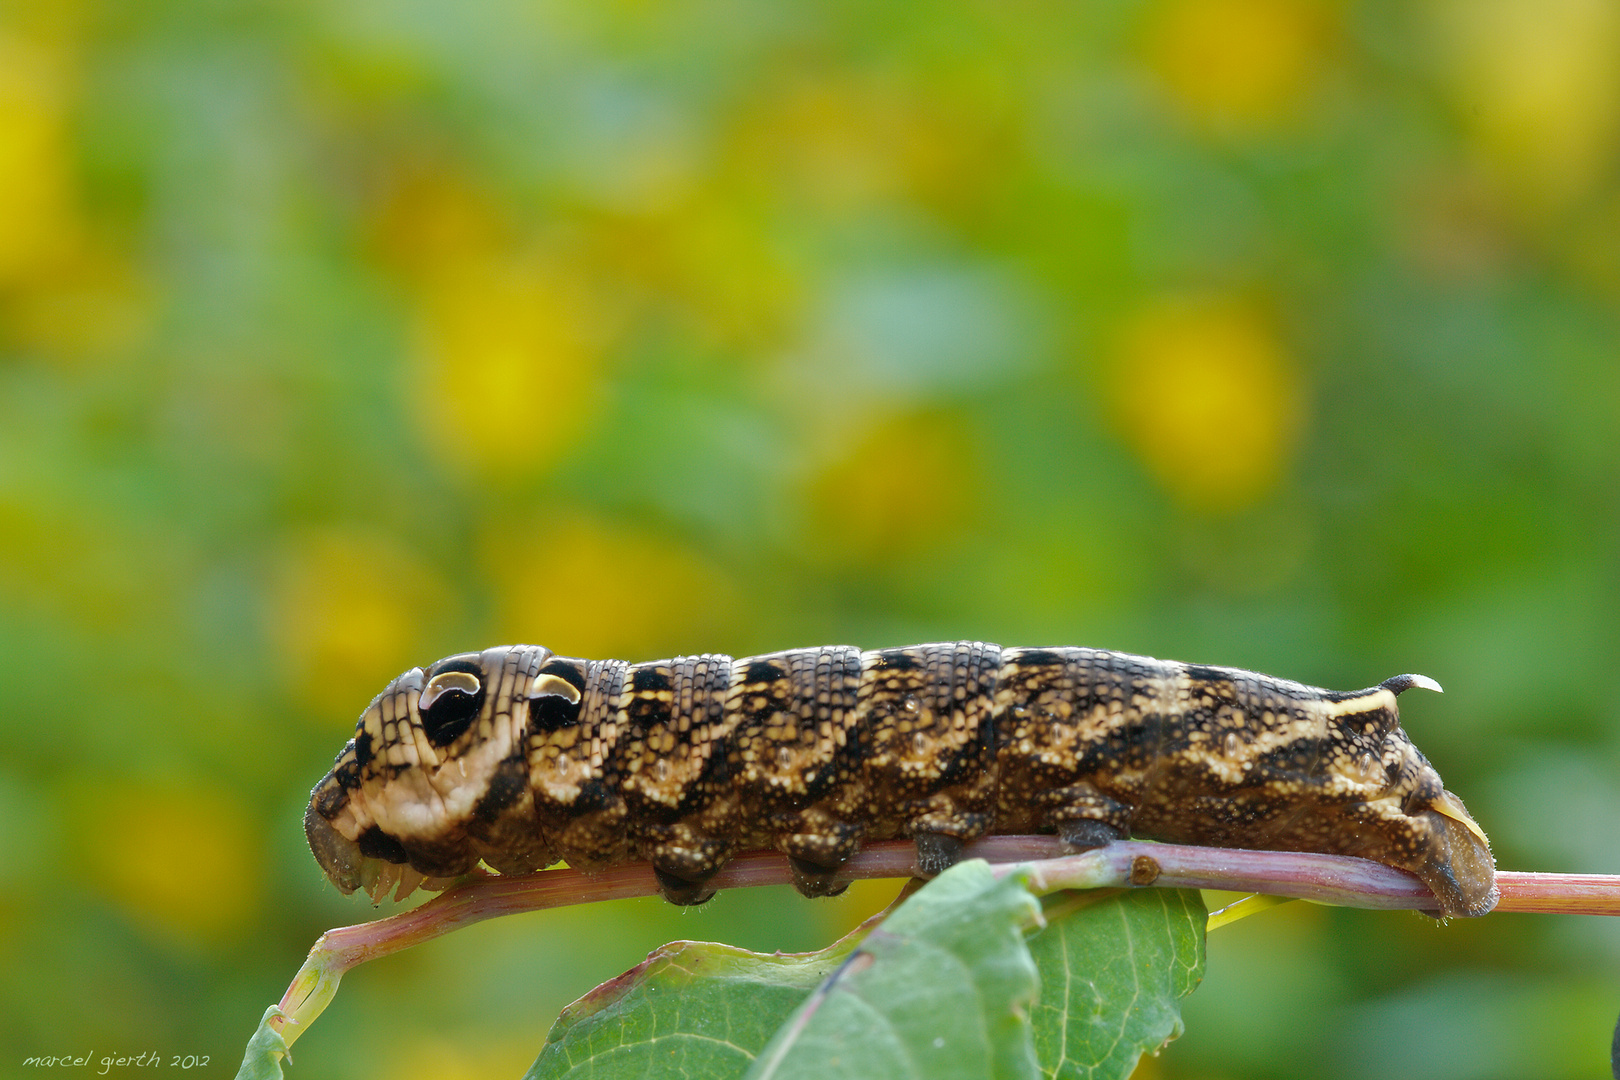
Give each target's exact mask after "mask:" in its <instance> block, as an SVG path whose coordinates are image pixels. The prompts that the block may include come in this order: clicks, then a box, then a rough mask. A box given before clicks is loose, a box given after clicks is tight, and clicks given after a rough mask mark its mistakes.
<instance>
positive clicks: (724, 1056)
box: [526, 860, 1204, 1080]
mask: <svg viewBox="0 0 1620 1080" xmlns="http://www.w3.org/2000/svg"><path fill="white" fill-rule="evenodd" d="M1063 895H1064V896H1065V897H1069V898H1072V899H1068V900H1060V902H1059V903H1058V904H1057V905H1055V906H1053V907H1052V909H1051V910H1052V918H1053V921H1052V922H1051V924H1050V925H1049V926H1048V927H1047V928H1046V929H1045V930H1042V931H1041V932H1039V933H1038V934H1036V935H1035V936H1034V937H1033V938H1026V933H1027V932H1028V931H1029V930H1030V929H1031V928H1032V927H1034V926H1035V924H1036V922H1037V917H1038V916H1037V912H1038V907H1037V903H1038V902H1037V901H1036V899H1035V897H1034V896H1033V895H1032V894H1031V893H1030V891H1029V889H1028V888H1027V886H1026V885H1025V883H1024V881H1023V879H1022V877H1021V876H1020V875H1016V874H1015V875H1010V876H1007V877H1004V878H1002V879H1000V880H997V879H996V878H995V877H994V876H993V874H992V873H991V871H990V868H989V867H988V866H987V865H986V864H985V863H983V862H981V861H977V860H975V861H970V862H965V863H962V864H960V865H958V866H956V867H953V868H952V869H951V870H949V871H947V872H946V873H944V874H942V875H940V876H939V877H938V878H936V879H935V880H934V881H932V882H930V883H929V884H928V885H927V886H925V887H923V888H922V889H920V890H918V891H917V892H916V893H914V894H913V895H912V896H911V897H910V898H909V899H907V900H906V901H905V903H903V904H901V905H900V906H899V907H897V908H896V909H894V910H893V912H892V913H890V914H889V916H888V918H887V920H886V921H884V922H882V923H881V925H876V927H875V928H873V927H874V924H875V920H874V922H873V923H868V924H867V926H865V927H862V928H861V929H860V930H857V931H856V932H855V933H853V934H851V935H849V936H848V937H846V938H844V939H843V940H841V941H839V942H837V943H835V944H834V945H832V946H830V947H829V948H827V949H825V950H822V951H821V952H816V953H807V954H803V955H797V956H780V955H762V954H758V953H750V952H746V951H744V950H742V949H736V948H732V947H730V946H726V945H712V944H703V943H697V942H676V943H674V944H671V945H667V946H665V947H664V948H662V949H660V950H658V951H657V952H655V953H654V954H653V955H652V956H650V957H648V959H647V960H646V962H645V963H643V964H641V965H639V966H637V967H636V968H634V969H632V970H631V971H629V972H626V973H625V974H624V975H622V976H620V977H619V978H617V979H614V980H612V981H610V982H608V983H605V984H603V985H602V986H600V987H598V988H597V989H596V990H594V991H592V992H591V993H590V994H588V995H586V996H585V997H584V998H582V999H580V1000H579V1001H578V1002H576V1003H574V1004H573V1005H571V1006H569V1007H568V1008H567V1009H566V1010H564V1012H563V1014H562V1016H561V1017H560V1018H559V1019H558V1020H557V1023H556V1024H555V1025H553V1027H552V1029H551V1033H550V1034H549V1035H548V1037H547V1039H546V1045H545V1048H544V1049H543V1050H542V1051H541V1053H540V1056H539V1058H538V1059H537V1060H536V1061H535V1063H534V1066H533V1067H532V1068H531V1069H530V1070H529V1073H528V1076H527V1078H526V1080H552V1078H557V1077H562V1076H565V1075H566V1076H569V1077H572V1078H594V1080H618V1078H628V1077H637V1078H646V1077H654V1076H656V1077H694V1078H696V1077H703V1078H711V1077H713V1078H719V1077H739V1076H744V1075H746V1076H748V1077H750V1078H752V1080H798V1078H801V1077H816V1078H818V1080H819V1078H823V1077H833V1078H838V1077H847V1078H855V1077H916V1078H919V1080H920V1078H928V1080H935V1078H951V1077H962V1078H963V1080H979V1078H982V1077H1005V1078H1008V1080H1015V1078H1016V1080H1023V1078H1026V1077H1027V1078H1030V1080H1034V1078H1035V1077H1038V1076H1040V1075H1041V1074H1042V1072H1044V1073H1045V1074H1046V1075H1048V1076H1059V1077H1064V1078H1070V1077H1116V1076H1117V1077H1124V1076H1127V1075H1128V1074H1129V1073H1130V1070H1131V1067H1132V1066H1133V1065H1134V1064H1135V1062H1136V1060H1137V1059H1138V1058H1139V1057H1140V1056H1141V1054H1142V1053H1143V1052H1145V1051H1148V1050H1152V1049H1155V1048H1157V1047H1158V1046H1160V1045H1161V1044H1162V1043H1164V1042H1165V1041H1167V1040H1168V1039H1170V1038H1172V1037H1174V1036H1175V1035H1176V1034H1178V1033H1179V1031H1180V1027H1181V1021H1180V1012H1179V1004H1178V1002H1179V999H1180V998H1182V997H1185V996H1186V995H1187V994H1189V993H1191V992H1192V990H1193V988H1194V987H1196V986H1197V984H1198V981H1199V979H1200V978H1201V977H1202V974H1203V924H1204V910H1203V906H1202V904H1201V902H1200V900H1199V897H1198V894H1197V893H1196V892H1192V893H1177V892H1169V891H1166V890H1159V889H1143V890H1135V891H1125V892H1121V893H1118V894H1115V895H1106V894H1100V893H1073V894H1063ZM1076 908H1078V910H1073V909H1076ZM1065 912H1066V913H1065ZM1037 997H1038V998H1039V1001H1038V1002H1037Z"/></svg>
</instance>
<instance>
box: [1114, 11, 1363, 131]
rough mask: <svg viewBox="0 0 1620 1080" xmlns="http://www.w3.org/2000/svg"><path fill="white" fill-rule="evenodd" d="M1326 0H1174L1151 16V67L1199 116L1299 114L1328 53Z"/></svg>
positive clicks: (1244, 123) (1249, 119) (1250, 123)
mask: <svg viewBox="0 0 1620 1080" xmlns="http://www.w3.org/2000/svg"><path fill="white" fill-rule="evenodd" d="M1330 24H1331V15H1330V10H1329V7H1328V5H1327V4H1326V3H1324V2H1323V0H1168V2H1167V3H1165V4H1163V5H1162V6H1161V7H1160V9H1159V10H1158V11H1157V12H1155V13H1154V15H1153V16H1151V17H1150V21H1149V28H1148V36H1147V42H1146V51H1147V60H1148V64H1149V67H1150V69H1151V70H1152V71H1153V73H1154V74H1155V75H1157V76H1158V78H1159V79H1160V80H1161V81H1162V82H1163V84H1164V86H1165V87H1166V89H1168V90H1169V92H1170V95H1171V97H1172V99H1173V100H1174V101H1175V102H1176V104H1177V105H1179V106H1180V107H1181V109H1182V110H1183V111H1184V112H1185V113H1186V114H1187V115H1188V116H1189V117H1190V118H1192V119H1193V120H1194V121H1196V122H1198V123H1200V124H1204V125H1209V126H1212V127H1217V128H1228V127H1229V128H1236V129H1239V130H1249V129H1253V128H1259V127H1263V126H1265V125H1268V124H1272V123H1274V122H1276V121H1279V120H1282V119H1286V118H1288V117H1291V116H1293V115H1296V114H1297V113H1298V112H1299V111H1300V108H1301V106H1302V104H1303V98H1304V95H1305V94H1306V92H1307V91H1308V90H1309V89H1310V87H1311V86H1312V84H1313V83H1314V82H1315V80H1316V79H1317V77H1318V76H1319V75H1320V69H1321V67H1322V65H1323V63H1324V61H1325V59H1326V56H1327V45H1328V40H1329V27H1330Z"/></svg>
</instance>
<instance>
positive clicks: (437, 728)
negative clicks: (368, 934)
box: [304, 645, 555, 899]
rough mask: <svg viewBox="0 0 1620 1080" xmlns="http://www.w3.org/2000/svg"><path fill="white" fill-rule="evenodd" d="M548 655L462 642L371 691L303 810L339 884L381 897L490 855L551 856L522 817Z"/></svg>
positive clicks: (539, 861)
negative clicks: (535, 704)
mask: <svg viewBox="0 0 1620 1080" xmlns="http://www.w3.org/2000/svg"><path fill="white" fill-rule="evenodd" d="M550 656H551V653H550V652H549V651H548V650H546V649H543V648H539V647H538V646H532V645H517V646H505V647H500V648H494V649H486V650H484V651H483V652H481V653H461V654H458V655H456V656H450V657H446V658H445V659H443V660H440V661H438V662H437V663H435V664H433V665H432V666H431V667H428V668H426V669H423V668H411V669H410V670H409V671H407V672H405V673H404V674H403V675H400V676H399V677H398V678H396V679H394V680H393V681H392V682H390V683H389V684H388V686H387V687H385V688H384V689H383V691H382V693H380V694H378V695H377V696H376V697H375V698H373V699H372V701H371V704H370V705H368V706H366V708H365V711H364V712H362V713H361V714H360V720H359V723H358V724H357V725H356V727H355V733H354V738H352V739H350V740H349V742H348V744H347V745H345V746H344V747H343V750H342V751H341V752H340V753H339V754H338V756H337V759H336V761H335V762H334V763H333V765H332V770H331V771H330V772H329V773H327V774H326V776H325V777H323V778H322V779H321V781H320V783H318V784H316V785H315V789H314V791H312V792H311V793H310V802H309V808H308V810H307V811H305V814H304V833H305V836H306V837H307V838H308V840H309V846H310V850H311V851H312V852H313V853H314V855H315V859H316V861H317V862H318V863H320V865H321V869H322V870H323V871H325V873H326V876H327V877H328V878H329V879H330V880H331V882H332V883H333V884H334V885H336V886H337V887H338V888H339V889H341V890H342V891H343V892H345V893H350V892H353V891H354V890H355V889H357V888H365V889H366V890H367V891H369V892H371V893H372V895H373V896H374V897H376V898H379V899H380V898H381V896H382V895H383V894H384V893H386V892H387V891H388V890H389V889H391V888H393V886H394V885H395V884H396V883H397V884H398V885H399V894H398V895H399V896H400V897H401V898H403V897H404V896H405V895H406V894H408V893H409V892H410V891H411V890H412V889H414V888H415V887H416V886H417V885H418V884H426V886H427V887H429V888H433V887H440V888H442V887H443V884H444V883H445V880H446V879H448V878H452V877H455V876H457V875H460V874H464V873H467V872H468V871H470V870H472V869H473V868H474V867H475V866H477V865H478V862H479V860H480V859H481V858H485V857H486V856H487V857H489V858H491V859H492V860H494V861H496V862H497V863H500V864H504V865H501V866H500V868H501V869H506V868H508V867H509V866H512V867H514V868H524V869H527V868H530V867H531V865H539V866H543V865H545V863H546V862H547V861H550V860H549V859H548V858H547V856H546V853H545V852H544V851H542V850H540V841H539V837H538V830H537V829H535V828H533V827H532V822H526V821H525V816H527V818H529V819H532V817H533V809H532V805H530V804H528V803H527V802H526V797H527V784H526V776H527V767H526V758H525V745H524V731H525V728H526V725H527V723H528V719H529V698H530V695H531V693H532V692H533V690H534V687H535V684H536V682H537V681H544V680H547V679H552V680H553V681H555V680H554V679H553V677H551V676H545V675H541V674H540V668H541V666H542V665H543V664H545V662H546V660H547V659H548V658H549V657H550ZM526 824H527V825H530V826H531V827H528V828H527V829H525V825H526ZM496 834H501V835H496ZM506 834H511V835H506ZM525 834H526V835H525ZM492 841H493V843H492Z"/></svg>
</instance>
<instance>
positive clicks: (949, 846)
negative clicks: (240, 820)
mask: <svg viewBox="0 0 1620 1080" xmlns="http://www.w3.org/2000/svg"><path fill="white" fill-rule="evenodd" d="M1417 685H1429V686H1432V685H1433V684H1432V683H1429V682H1428V680H1426V679H1423V678H1421V677H1419V676H1397V677H1396V678H1394V679H1390V680H1388V681H1387V682H1385V683H1384V684H1382V685H1380V686H1377V687H1372V688H1370V689H1367V690H1361V691H1355V692H1351V693H1337V692H1332V691H1327V690H1320V689H1317V688H1315V687H1309V686H1304V685H1302V684H1299V683H1293V682H1288V681H1285V680H1281V679H1274V678H1271V677H1270V676H1265V675H1259V674H1256V673H1254V672H1248V671H1240V670H1236V669H1232V668H1214V667H1201V666H1197V665H1188V664H1181V663H1176V662H1174V661H1163V660H1154V659H1151V658H1148V657H1141V656H1132V655H1128V654H1124V653H1111V652H1104V651H1100V650H1094V649H1076V648H1052V649H1002V648H1000V647H998V646H995V645H987V644H984V643H982V642H948V643H942V644H934V645H919V646H913V647H910V648H905V649H888V650H882V651H875V652H865V653H862V652H860V651H858V650H856V649H854V648H851V647H848V646H829V647H825V648H815V649H797V650H792V651H789V652H783V653H774V654H770V655H767V656H756V657H746V658H742V659H738V660H733V659H731V658H730V657H726V656H695V657H676V658H674V659H672V660H660V661H653V662H651V663H646V664H637V665H630V664H626V663H624V662H622V661H617V660H606V661H594V660H593V661H588V660H577V659H569V658H562V657H555V656H552V655H551V653H550V652H549V651H547V650H545V649H543V648H539V647H537V646H507V647H500V648H494V649H487V650H485V651H484V652H482V653H465V654H461V655H458V656H453V657H448V658H446V659H444V660H441V661H439V662H438V663H436V664H434V665H432V666H431V667H429V668H427V669H422V668H412V669H411V670H410V671H408V672H406V673H405V674H403V675H401V676H400V677H399V678H397V679H395V680H394V681H393V682H392V683H390V684H389V686H388V687H387V688H386V689H385V690H384V691H383V692H382V693H381V694H379V695H378V696H377V697H376V699H375V700H373V701H372V703H371V704H370V705H369V706H368V707H367V708H366V710H365V712H364V713H363V714H362V715H361V718H360V722H359V725H358V727H357V728H356V731H355V737H354V739H352V740H351V741H350V742H349V744H348V745H347V746H345V747H344V748H343V751H342V752H341V753H340V754H339V755H338V758H337V760H336V763H335V764H334V766H333V768H332V771H331V772H330V773H328V774H327V776H326V777H325V778H323V779H322V780H321V782H320V783H319V784H318V785H316V788H315V790H314V792H313V793H312V796H311V800H310V806H309V810H308V812H307V814H306V815H305V828H306V832H307V834H308V836H309V841H310V846H311V849H312V850H313V851H314V853H315V856H316V859H317V860H318V861H319V862H320V864H321V866H322V868H323V869H324V870H325V871H326V873H327V876H328V877H330V878H331V880H332V881H333V882H334V883H335V884H336V885H337V886H338V887H339V888H341V889H343V890H344V891H345V892H348V891H352V890H353V889H355V888H359V887H362V886H364V887H366V888H368V889H370V890H372V891H373V892H374V893H376V894H378V895H380V893H381V892H382V891H386V889H387V888H388V887H391V886H392V885H393V884H394V883H395V882H400V883H401V889H402V892H408V891H409V890H410V889H411V888H414V887H415V886H416V885H417V884H418V883H422V884H424V885H425V886H426V887H429V888H434V887H442V885H443V883H444V881H445V880H446V879H448V878H451V877H454V876H455V875H458V874H462V873H465V872H467V871H469V870H471V869H472V868H473V867H474V866H476V865H478V863H479V862H480V861H482V862H485V863H487V864H488V865H490V866H492V867H494V868H495V869H497V870H500V871H502V872H503V873H504V872H521V871H525V870H531V869H538V868H541V867H544V866H547V865H549V864H551V863H552V862H555V861H556V860H558V859H566V860H568V862H569V863H570V864H572V865H575V866H582V867H601V866H608V865H612V864H614V863H618V862H623V861H626V860H632V859H646V860H649V861H650V862H651V863H652V864H653V867H654V870H655V871H656V872H657V874H658V877H659V881H660V883H661V885H662V888H663V891H664V894H665V895H666V896H667V897H669V898H670V899H671V900H673V901H675V902H677V903H701V902H702V901H703V900H705V899H707V898H708V896H709V895H711V894H712V891H713V890H712V889H711V888H709V886H708V884H707V882H708V880H709V878H710V877H712V876H713V875H714V873H715V872H716V871H717V870H718V869H719V868H720V867H721V866H722V865H724V863H725V862H726V860H728V859H729V858H731V856H732V855H734V854H736V853H737V852H739V851H742V850H747V849H750V848H760V847H767V848H775V849H777V850H779V851H782V852H784V853H785V854H787V855H788V856H789V858H790V860H791V863H792V866H793V868H794V874H795V878H796V882H797V884H798V886H799V889H800V891H802V892H804V893H805V894H806V895H811V896H815V895H828V894H831V893H834V892H837V891H838V890H839V889H840V888H841V887H842V886H841V883H839V882H838V881H837V880H836V878H837V870H838V867H839V866H840V865H842V863H843V862H844V861H845V860H847V859H848V858H849V857H850V856H851V855H852V854H854V853H855V852H856V851H857V850H859V848H860V845H861V844H862V843H863V842H866V841H871V840H883V839H889V838H893V837H897V836H908V837H912V838H914V839H915V840H916V843H917V848H918V866H919V869H921V870H922V871H923V872H924V873H937V872H938V871H939V870H942V869H944V868H945V867H946V866H948V865H950V864H951V862H953V861H954V860H955V858H956V857H957V854H958V853H959V852H960V850H961V847H962V844H963V843H964V842H966V841H968V840H971V839H973V838H975V837H978V836H981V835H984V834H986V833H1028V832H1047V833H1056V834H1057V835H1058V836H1059V837H1060V838H1061V839H1062V840H1063V841H1064V843H1065V844H1066V845H1067V846H1068V847H1070V848H1071V849H1075V850H1079V849H1083V848H1087V847H1095V846H1098V845H1101V844H1105V843H1107V842H1109V841H1110V840H1113V839H1118V838H1122V837H1125V836H1132V835H1135V836H1141V837H1148V838H1152V839H1159V840H1167V841H1173V842H1178V843H1192V844H1209V845H1215V846H1223V847H1248V848H1260V849H1268V850H1280V851H1312V852H1322V853H1326V854H1336V855H1355V856H1360V857H1362V858H1367V859H1372V860H1375V861H1377V862H1381V863H1385V864H1387V865H1389V866H1394V867H1398V868H1400V869H1404V870H1409V871H1411V872H1412V873H1414V874H1416V875H1417V876H1418V877H1420V878H1421V879H1422V880H1423V881H1424V882H1425V883H1426V884H1427V885H1428V886H1429V888H1430V889H1431V890H1433V892H1434V894H1435V896H1436V897H1437V898H1438V900H1439V905H1440V910H1441V912H1442V914H1444V915H1482V914H1484V913H1485V912H1487V911H1489V910H1490V909H1491V908H1492V907H1493V906H1494V905H1495V902H1496V896H1497V892H1496V887H1495V863H1494V861H1493V859H1492V857H1491V853H1490V847H1489V845H1488V843H1487V841H1486V839H1485V834H1484V833H1483V832H1482V831H1481V830H1480V828H1479V826H1478V825H1477V824H1475V823H1474V821H1473V819H1472V818H1471V817H1470V816H1469V814H1468V812H1467V810H1466V809H1465V808H1464V807H1463V804H1462V802H1461V800H1460V799H1458V798H1457V797H1456V796H1455V795H1453V794H1451V793H1450V792H1448V791H1446V790H1445V787H1444V785H1443V784H1442V783H1441V781H1440V777H1439V775H1438V774H1437V773H1436V772H1435V771H1434V769H1433V768H1432V767H1431V766H1430V765H1429V763H1428V761H1427V760H1426V759H1425V758H1424V757H1423V755H1422V754H1421V753H1420V752H1419V751H1418V749H1417V748H1416V747H1415V746H1414V745H1413V744H1412V742H1411V740H1410V739H1408V738H1407V736H1406V733H1405V732H1404V731H1403V730H1402V729H1401V726H1400V719H1399V715H1398V712H1397V709H1396V695H1397V694H1398V693H1400V692H1401V691H1403V690H1405V689H1407V688H1408V687H1410V686H1417ZM424 879H425V880H424Z"/></svg>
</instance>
